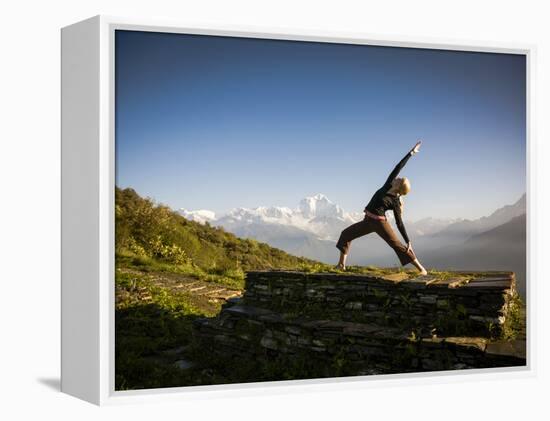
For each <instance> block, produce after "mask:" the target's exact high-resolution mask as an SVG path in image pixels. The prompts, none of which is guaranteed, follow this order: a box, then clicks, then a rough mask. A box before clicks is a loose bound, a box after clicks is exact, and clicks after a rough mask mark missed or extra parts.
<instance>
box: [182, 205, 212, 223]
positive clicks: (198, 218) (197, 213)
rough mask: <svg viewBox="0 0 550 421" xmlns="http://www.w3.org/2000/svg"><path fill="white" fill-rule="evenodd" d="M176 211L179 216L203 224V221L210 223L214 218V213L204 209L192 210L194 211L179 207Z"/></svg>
mask: <svg viewBox="0 0 550 421" xmlns="http://www.w3.org/2000/svg"><path fill="white" fill-rule="evenodd" d="M178 213H179V214H180V215H181V216H183V217H185V218H187V219H189V220H190V221H195V222H198V223H200V224H204V223H205V222H210V223H211V222H213V221H215V220H216V213H215V212H212V211H209V210H205V209H200V210H194V211H189V210H186V209H180V210H179V211H178Z"/></svg>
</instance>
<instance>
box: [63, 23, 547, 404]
mask: <svg viewBox="0 0 550 421" xmlns="http://www.w3.org/2000/svg"><path fill="white" fill-rule="evenodd" d="M117 29H124V30H139V31H151V32H171V33H185V34H202V35H221V36H238V37H250V38H266V39H284V40H299V41H316V42H338V43H348V44H366V45H378V46H399V47H411V48H427V49H444V50H460V51H478V52H492V53H513V54H522V55H525V56H526V63H527V165H528V177H527V200H528V203H527V209H528V213H527V229H528V231H527V232H528V235H527V255H528V263H527V302H528V306H527V310H528V314H527V319H528V321H529V323H528V325H527V329H528V333H527V338H528V344H527V366H526V367H519V368H506V369H479V370H474V371H469V372H459V371H457V372H452V373H450V372H438V373H418V374H399V375H388V376H370V377H353V378H338V379H323V380H296V381H287V382H270V383H261V384H237V385H218V386H193V387H181V388H170V389H155V390H140V391H115V389H114V187H115V183H114V180H115V159H114V158H115V149H114V111H115V110H114V95H115V93H114V31H115V30H117ZM61 47H62V48H61V50H62V63H61V64H62V66H61V67H62V75H61V76H62V91H61V97H62V124H61V128H62V321H61V327H62V329H61V333H62V346H61V349H62V355H61V362H62V364H61V367H62V376H61V390H62V391H63V392H65V393H67V394H70V395H73V396H76V397H78V398H81V399H83V400H86V401H89V402H92V403H94V404H97V405H103V404H118V403H133V402H138V401H158V400H167V399H178V400H179V399H183V398H190V397H194V398H196V397H197V396H198V397H200V398H205V397H210V396H231V395H235V396H242V395H243V394H249V395H253V394H262V393H266V391H267V392H270V391H274V390H275V389H274V388H276V391H277V393H295V392H296V391H315V390H334V389H345V388H357V387H362V388H365V387H378V386H379V385H380V384H381V383H382V382H383V383H384V384H388V383H390V384H391V383H398V384H402V383H404V382H407V383H409V384H416V383H419V382H420V383H425V382H438V381H439V382H442V381H446V380H445V379H446V378H447V377H448V376H450V375H452V377H453V381H454V379H456V380H457V381H462V380H467V381H468V380H469V381H472V380H473V381H475V380H479V379H481V378H499V379H506V378H511V377H516V376H520V377H523V376H529V375H533V373H534V371H535V366H536V356H535V355H534V353H533V350H534V346H533V337H532V334H531V332H532V331H533V323H534V319H535V317H534V315H535V314H536V308H535V301H534V300H531V297H532V296H533V294H534V289H535V282H534V280H533V279H531V273H532V272H531V270H530V268H531V267H532V266H533V262H532V256H533V253H532V252H531V247H532V244H533V243H534V239H533V230H532V222H531V221H532V219H531V215H532V212H531V209H532V200H533V199H532V195H533V193H534V189H533V188H532V187H533V180H532V177H531V174H532V173H533V168H532V163H533V160H532V156H533V145H532V139H531V130H530V127H531V115H532V112H531V107H532V95H531V92H533V86H532V81H533V77H532V75H533V60H534V55H535V49H534V47H533V46H529V45H502V44H496V43H491V44H488V43H485V42H479V43H471V42H468V43H467V44H464V43H461V42H460V41H450V40H437V41H434V40H426V39H407V38H401V37H399V38H398V37H395V38H392V39H387V38H384V37H377V36H370V35H369V36H366V35H364V34H347V33H332V32H322V31H316V32H313V31H300V30H293V31H290V32H287V31H285V30H280V29H276V28H249V27H239V26H228V25H227V26H214V25H209V26H194V25H185V24H181V23H177V22H166V21H154V20H148V19H147V20H141V19H140V20H137V19H127V18H115V17H106V16H96V17H93V18H91V19H88V20H85V21H82V22H79V23H75V24H74V25H70V26H67V27H65V28H63V29H62V31H61Z"/></svg>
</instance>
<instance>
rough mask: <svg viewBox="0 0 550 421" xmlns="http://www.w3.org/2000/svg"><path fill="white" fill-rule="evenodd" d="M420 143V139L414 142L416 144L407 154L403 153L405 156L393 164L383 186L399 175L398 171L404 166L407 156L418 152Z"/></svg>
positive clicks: (389, 183)
mask: <svg viewBox="0 0 550 421" xmlns="http://www.w3.org/2000/svg"><path fill="white" fill-rule="evenodd" d="M421 144H422V141H421V140H419V141H418V142H416V145H414V147H413V148H412V149H411V150H410V151H409V152H408V153H407V155H405V157H404V158H403V159H402V160H401V161H399V163H398V164H397V165H396V166H395V168H394V169H393V171H392V172H391V173H390V175H389V177H388V179H387V180H386V182H385V183H384V186H387V185H391V183H392V181H393V180H395V177H397V176H398V175H399V172H400V171H401V170H402V169H403V167H404V166H405V164H406V163H407V161H408V160H409V158H410V157H411V156H413V155H414V154H416V153H418V151H419V150H420V145H421Z"/></svg>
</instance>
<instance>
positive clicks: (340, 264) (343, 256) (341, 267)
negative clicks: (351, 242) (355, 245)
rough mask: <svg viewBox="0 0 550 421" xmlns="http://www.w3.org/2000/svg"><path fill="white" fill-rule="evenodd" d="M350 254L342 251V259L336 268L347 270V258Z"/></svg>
mask: <svg viewBox="0 0 550 421" xmlns="http://www.w3.org/2000/svg"><path fill="white" fill-rule="evenodd" d="M347 257H348V256H347V255H346V254H344V253H342V252H340V259H339V260H338V264H337V265H336V269H340V270H346V258H347Z"/></svg>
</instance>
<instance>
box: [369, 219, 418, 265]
mask: <svg viewBox="0 0 550 421" xmlns="http://www.w3.org/2000/svg"><path fill="white" fill-rule="evenodd" d="M376 233H377V234H378V235H379V236H380V237H382V239H383V240H384V241H385V242H386V243H388V245H389V246H390V247H391V248H392V249H393V250H394V251H395V253H396V254H397V257H398V258H399V261H400V262H401V264H402V265H403V266H405V265H407V264H409V263H412V264H413V265H414V266H415V267H416V268H417V269H418V270H419V271H420V274H421V275H426V274H427V273H428V272H427V271H426V269H424V266H422V265H421V264H420V262H419V261H418V259H417V258H416V255H415V254H414V251H412V250H407V246H406V245H405V244H403V243H402V242H401V241H399V239H398V238H397V235H395V232H394V231H393V229H392V227H391V225H390V224H389V223H388V222H387V221H377V224H376Z"/></svg>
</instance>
